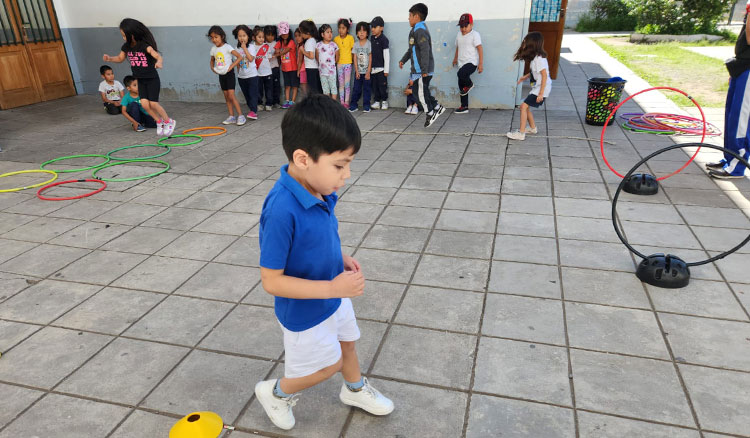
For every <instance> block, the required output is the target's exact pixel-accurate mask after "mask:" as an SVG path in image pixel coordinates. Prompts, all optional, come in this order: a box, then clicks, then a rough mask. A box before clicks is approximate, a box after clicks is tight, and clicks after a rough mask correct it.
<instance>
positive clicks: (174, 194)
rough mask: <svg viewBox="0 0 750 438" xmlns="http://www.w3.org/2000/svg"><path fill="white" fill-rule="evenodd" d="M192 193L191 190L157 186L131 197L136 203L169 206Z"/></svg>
mask: <svg viewBox="0 0 750 438" xmlns="http://www.w3.org/2000/svg"><path fill="white" fill-rule="evenodd" d="M192 194H193V190H183V189H171V188H168V187H157V188H155V189H153V190H151V191H148V192H146V193H144V194H142V195H140V196H138V197H137V198H135V199H133V202H135V203H138V204H146V205H160V206H163V207H171V206H173V205H175V204H177V203H178V202H180V201H182V200H184V199H186V198H187V197H188V196H190V195H192Z"/></svg>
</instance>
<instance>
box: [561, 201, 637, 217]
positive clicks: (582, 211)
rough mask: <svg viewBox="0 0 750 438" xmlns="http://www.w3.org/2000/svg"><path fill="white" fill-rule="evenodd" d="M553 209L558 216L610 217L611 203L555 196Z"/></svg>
mask: <svg viewBox="0 0 750 438" xmlns="http://www.w3.org/2000/svg"><path fill="white" fill-rule="evenodd" d="M622 205H624V203H623V204H622ZM618 207H619V204H618ZM555 209H556V212H557V215H558V216H573V217H591V218H597V219H610V218H611V217H612V203H611V202H609V201H606V200H598V199H575V198H555Z"/></svg>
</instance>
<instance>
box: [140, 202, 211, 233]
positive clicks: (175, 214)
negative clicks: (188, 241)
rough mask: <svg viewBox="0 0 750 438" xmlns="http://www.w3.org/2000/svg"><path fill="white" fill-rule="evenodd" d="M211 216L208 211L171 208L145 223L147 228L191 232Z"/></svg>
mask: <svg viewBox="0 0 750 438" xmlns="http://www.w3.org/2000/svg"><path fill="white" fill-rule="evenodd" d="M210 215H211V212H210V211H208V210H196V209H194V208H178V207H170V208H168V209H166V210H164V211H162V212H161V213H159V214H157V215H156V216H154V217H152V218H151V219H149V220H147V221H146V222H144V223H143V225H144V226H146V227H154V228H168V229H170V230H181V231H185V230H189V229H191V228H193V227H194V226H196V225H198V224H199V223H201V222H202V221H203V220H205V219H206V218H207V217H209V216H210Z"/></svg>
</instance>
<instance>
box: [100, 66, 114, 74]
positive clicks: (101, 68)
mask: <svg viewBox="0 0 750 438" xmlns="http://www.w3.org/2000/svg"><path fill="white" fill-rule="evenodd" d="M109 70H112V67H110V66H108V65H103V66H101V67H99V74H100V75H102V76H104V73H107V72H108V71H109Z"/></svg>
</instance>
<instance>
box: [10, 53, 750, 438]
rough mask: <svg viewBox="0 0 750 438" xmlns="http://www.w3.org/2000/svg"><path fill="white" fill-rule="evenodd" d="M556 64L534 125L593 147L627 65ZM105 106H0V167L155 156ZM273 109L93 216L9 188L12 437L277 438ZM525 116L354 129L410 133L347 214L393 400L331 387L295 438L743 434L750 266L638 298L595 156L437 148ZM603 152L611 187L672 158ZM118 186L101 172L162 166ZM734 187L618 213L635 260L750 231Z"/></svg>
mask: <svg viewBox="0 0 750 438" xmlns="http://www.w3.org/2000/svg"><path fill="white" fill-rule="evenodd" d="M564 46H566V47H567V48H569V49H570V53H567V54H565V56H564V58H563V60H562V65H561V72H560V75H559V77H558V80H557V81H556V82H555V84H554V91H553V94H552V96H551V98H550V99H549V104H548V106H547V108H546V110H544V111H538V112H537V113H536V114H537V120H538V124H539V127H540V132H542V133H544V132H546V134H547V135H551V136H572V137H583V136H589V137H596V136H597V135H598V132H599V129H598V128H595V127H591V126H587V125H585V124H583V122H582V120H583V113H584V107H585V100H586V77H587V76H589V77H590V76H595V75H602V74H607V73H606V72H605V71H604V70H603V69H602V67H603V66H605V67H607V68H611V67H612V65H608V64H607V62H608V61H607V60H606V59H605V58H601V57H598V59H594V60H591V59H589V57H590V56H592V52H591V51H590V49H589V48H588V46H586V42H585V39H584V40H575V39H570V38H566V41H565V42H564ZM634 82H636V81H635V80H634V81H632V82H631V83H634ZM653 99H654V102H656V103H659V102H660V101H659V100H658V99H656V98H653ZM97 100H98V99H97V98H94V97H91V96H79V97H75V98H70V99H65V100H61V101H55V102H49V103H44V104H39V105H34V106H30V107H26V108H22V109H18V110H12V111H4V112H0V124H2V126H1V129H0V142H2V143H0V147H2V148H3V149H4V150H5V151H4V152H3V153H2V154H0V159H1V160H2V161H0V172H5V171H11V170H20V169H30V168H35V167H37V166H38V165H39V164H40V163H41V162H42V161H45V160H48V159H51V158H55V157H59V156H61V155H68V154H73V153H102V152H106V151H109V150H111V149H113V148H114V147H117V146H125V145H130V144H136V143H146V142H150V141H154V139H155V138H154V136H153V133H152V132H147V133H143V134H136V133H133V132H130V131H128V130H127V129H126V126H125V125H124V124H123V123H122V122H121V121H120V120H119V119H117V118H113V117H110V116H107V115H105V114H101V113H99V112H98V110H99V104H98V103H97ZM656 103H655V104H656ZM642 104H643V105H644V106H646V105H648V104H649V103H648V102H645V103H644V102H642ZM166 107H167V108H168V109H169V110H170V114H174V116H175V118H177V120H178V121H179V123H180V127H182V128H184V127H193V126H201V125H213V124H216V123H217V122H218V121H219V120H221V119H223V118H224V115H223V107H224V106H223V105H220V104H185V103H182V104H181V103H169V104H167V105H166ZM94 109H96V110H97V113H96V114H91V111H92V110H94ZM624 110H626V111H634V110H638V107H637V106H636V105H635V103H631V104H630V105H628V106H627V108H625V109H624ZM282 114H283V113H282V111H273V112H271V113H262V114H261V120H260V121H258V122H255V123H250V124H248V125H246V126H244V127H234V126H232V127H229V132H228V133H227V134H226V135H223V136H219V137H211V138H207V139H206V140H205V141H204V142H202V143H200V144H198V145H195V146H188V147H182V148H174V149H173V150H172V152H170V153H169V154H168V155H165V156H164V157H162V159H166V161H168V162H169V163H170V164H171V165H172V169H171V170H170V171H169V172H168V173H166V174H163V175H161V176H159V177H156V178H153V179H150V180H146V181H141V182H139V181H135V182H131V183H112V184H111V185H110V187H109V188H108V190H106V191H105V192H102V193H100V194H98V195H96V196H92V197H90V198H87V199H83V200H79V201H70V202H67V201H66V202H43V201H40V200H38V199H36V198H34V196H33V191H30V190H27V191H24V192H21V193H14V194H0V334H1V335H0V351H3V352H4V353H3V356H2V357H1V358H0V399H2V400H3V408H2V410H0V438H6V437H17V436H40V437H55V438H67V437H75V438H84V437H118V438H119V437H165V436H167V431H168V430H169V428H170V427H171V425H172V424H173V423H174V422H175V421H176V419H177V418H179V417H181V416H182V415H185V414H187V413H189V412H191V411H195V410H210V411H214V412H217V413H218V414H219V415H221V416H222V418H223V419H224V421H225V422H227V423H229V424H232V425H235V426H237V429H238V430H237V431H235V432H232V433H227V434H225V435H224V436H230V437H232V438H249V437H252V436H258V435H262V436H279V435H280V432H281V431H280V430H278V429H275V428H274V427H273V426H272V425H271V423H270V422H269V421H268V420H267V419H266V418H265V416H264V415H263V413H262V411H261V409H260V407H259V405H258V403H257V402H256V401H255V399H254V397H253V394H252V389H253V386H254V385H255V383H256V382H257V381H258V380H260V379H263V378H267V377H269V376H270V377H275V376H280V375H281V374H282V372H283V352H282V344H281V339H280V336H279V335H280V331H279V329H278V325H277V323H276V322H275V321H274V318H273V310H272V308H271V305H272V300H271V297H270V296H269V295H268V294H266V293H265V292H264V291H263V290H262V288H261V286H260V284H259V273H258V268H257V262H258V248H257V221H258V213H259V212H260V208H261V203H262V201H263V198H264V195H265V194H266V193H267V191H268V190H269V188H270V187H271V186H272V185H273V183H274V180H275V178H276V175H277V171H278V167H279V165H281V164H282V163H283V162H284V159H283V153H282V150H281V146H280V131H279V122H280V120H281V116H282ZM517 118H518V113H517V112H514V111H476V110H472V111H471V112H470V113H469V114H467V115H457V114H453V113H447V114H446V115H445V116H444V117H443V118H441V120H439V122H438V123H437V126H434V127H433V128H431V129H429V130H425V129H423V128H422V127H421V124H422V118H421V117H420V118H419V119H414V118H413V117H411V116H406V115H404V114H401V113H400V111H398V110H390V111H374V112H372V113H370V114H361V113H359V114H357V120H358V122H359V124H360V127H361V128H362V129H363V130H377V131H390V130H394V129H395V130H398V132H403V133H402V134H390V133H388V134H382V133H381V134H378V133H367V134H365V135H364V139H363V147H362V151H361V152H360V154H359V155H358V157H357V159H356V160H355V162H354V168H355V174H354V175H353V177H352V180H351V184H350V185H349V186H348V188H347V189H346V191H345V192H344V193H343V195H342V198H341V202H340V204H339V206H338V208H337V215H338V217H339V220H340V232H341V235H342V241H343V242H344V244H345V245H346V246H345V250H346V251H347V252H349V253H350V254H353V255H354V256H355V257H356V258H357V259H359V261H360V262H361V264H362V266H363V270H364V272H365V275H366V277H367V278H368V283H367V288H366V291H365V295H364V296H363V297H361V298H358V299H356V300H355V303H354V305H355V309H356V311H357V314H358V317H359V320H360V327H361V329H362V333H363V337H362V340H361V342H360V344H359V351H360V359H361V362H362V368H363V370H365V371H366V373H367V375H369V376H370V378H371V380H372V381H373V382H374V384H375V385H376V386H377V387H378V388H379V389H381V390H382V391H383V392H384V393H386V394H387V395H389V396H390V397H392V398H393V399H394V401H395V403H396V406H397V408H396V411H395V412H394V413H393V414H392V415H390V416H389V417H386V418H376V417H372V416H370V415H366V414H363V413H362V412H360V411H357V410H350V409H348V408H346V407H344V406H342V405H341V404H340V403H339V401H338V399H337V391H338V388H339V385H340V380H339V379H333V380H331V381H329V382H327V383H325V384H323V385H321V386H320V387H318V388H314V389H312V390H310V391H307V392H305V393H303V394H302V397H301V398H300V402H299V403H298V405H297V407H296V408H295V414H296V417H297V426H296V428H295V429H294V430H293V431H292V433H291V435H292V436H300V437H337V436H351V437H360V436H367V437H370V436H372V437H386V436H390V437H393V436H399V437H460V436H469V437H485V436H487V437H496V436H504V437H535V438H537V437H597V438H599V437H618V438H619V437H625V436H630V437H642V436H648V437H699V436H703V437H710V438H718V437H721V436H735V437H740V436H750V432H749V431H750V415H748V412H750V395H748V394H749V393H748V390H747V389H748V388H750V317H749V316H748V309H750V284H748V283H749V282H748V280H747V277H746V272H747V268H746V267H747V266H748V264H750V249H748V248H745V249H743V251H742V253H741V254H735V255H732V256H730V257H729V258H727V259H725V260H723V261H721V262H719V263H717V264H712V265H707V266H701V267H697V268H695V269H693V271H692V272H693V280H692V282H691V284H690V286H689V287H687V288H685V289H682V290H665V289H659V288H654V287H651V286H646V285H644V284H642V283H641V282H639V281H638V280H637V279H636V277H635V276H634V275H633V271H634V266H635V263H636V260H635V259H634V258H633V257H632V256H631V255H630V254H629V253H628V251H627V250H626V249H625V248H624V246H623V245H622V244H620V243H619V242H618V240H617V237H616V236H615V234H614V232H613V230H612V225H611V222H610V200H611V196H612V193H613V189H614V187H615V185H616V184H617V182H618V179H617V177H615V176H614V175H613V174H612V173H610V172H609V171H608V170H607V169H606V168H604V167H603V165H602V161H601V159H600V158H599V155H600V154H599V151H598V144H597V143H596V142H587V141H584V140H573V139H559V138H552V139H550V138H545V137H541V136H538V137H529V139H527V141H525V142H523V143H520V142H508V140H507V139H505V138H501V137H497V136H472V137H467V136H464V135H432V134H434V133H442V134H448V133H465V132H473V133H479V134H498V133H504V132H506V131H507V130H508V129H509V128H510V127H511V126H516V125H517V123H518V122H517ZM30 126H33V127H34V129H29V127H30ZM411 134H416V135H411ZM422 134H430V135H422ZM607 138H608V140H611V141H614V142H616V144H615V145H607V156H608V157H609V159H610V161H611V162H612V163H613V165H614V166H615V167H616V168H617V169H619V170H620V171H625V170H627V168H628V167H630V166H631V165H632V164H633V162H634V160H635V159H636V157H637V156H638V155H639V154H640V155H642V154H645V153H648V152H650V151H653V150H655V149H656V148H658V147H660V146H663V145H666V144H670V143H671V140H670V139H669V138H664V137H653V136H649V135H646V134H635V135H634V134H629V133H625V132H623V131H622V130H620V129H619V128H618V127H616V126H612V127H611V128H610V130H609V131H608V134H607ZM131 152H133V153H135V151H131ZM684 161H685V155H684V154H683V153H681V152H679V151H678V152H674V153H673V154H671V155H664V156H661V157H660V158H659V159H658V160H654V161H652V162H651V163H649V168H650V170H651V171H652V172H654V173H657V174H664V173H665V172H668V171H671V170H673V169H675V168H676V167H679V165H680V164H681V163H682V162H684ZM115 169H116V168H115ZM115 169H110V170H107V171H105V172H104V176H112V175H114V174H119V175H120V177H122V176H127V175H135V174H136V173H138V172H153V171H154V168H152V167H147V166H140V168H136V169H122V170H115ZM81 175H83V174H81ZM75 176H78V175H76V174H74V177H75ZM20 180H21V178H20V177H14V179H13V180H10V181H1V180H0V182H2V184H3V185H2V186H0V189H1V188H7V187H9V186H10V185H13V184H22V183H19V181H20ZM29 181H31V179H29ZM33 181H38V179H33ZM745 183H746V181H740V182H738V183H736V184H733V185H732V186H731V187H730V186H726V185H725V187H723V189H722V188H720V187H719V186H717V185H716V184H715V182H714V181H711V180H710V179H708V177H706V176H705V174H704V173H703V171H702V170H701V168H700V167H698V166H697V165H691V166H690V167H689V168H688V169H686V171H685V172H683V173H682V174H680V175H678V176H675V177H673V178H670V179H668V180H665V181H663V185H662V188H661V191H660V193H659V194H658V195H656V196H653V197H648V198H642V197H634V196H629V195H628V196H624V198H623V202H622V203H621V204H620V205H619V210H618V214H619V220H620V221H621V223H622V226H623V229H624V231H625V233H626V234H627V236H628V238H629V239H630V240H631V241H632V242H633V243H634V244H637V246H638V248H639V249H641V250H642V251H644V252H646V253H652V252H657V251H670V252H673V253H675V254H678V255H680V256H682V257H684V258H686V259H688V260H698V259H702V258H705V257H707V255H708V254H715V253H716V252H717V251H720V250H723V249H725V248H728V247H730V246H731V245H733V244H735V243H736V242H737V241H738V240H740V239H741V237H743V236H744V235H745V234H746V233H747V230H748V228H750V227H749V225H750V224H749V223H748V219H747V218H746V217H745V215H743V214H742V212H741V211H740V210H739V209H738V208H737V207H736V205H735V204H734V203H733V201H732V200H731V198H730V196H729V195H728V194H730V195H732V196H734V197H735V198H738V197H740V196H741V195H742V194H743V193H745V194H747V193H748V190H747V189H748V187H747V186H746V184H745ZM80 190H81V189H77V188H66V189H59V190H56V191H55V193H54V194H55V195H58V196H63V195H65V194H72V193H80ZM732 192H733V194H732ZM738 199H739V198H738ZM709 431H710V433H709ZM722 434H723V435H722Z"/></svg>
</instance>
